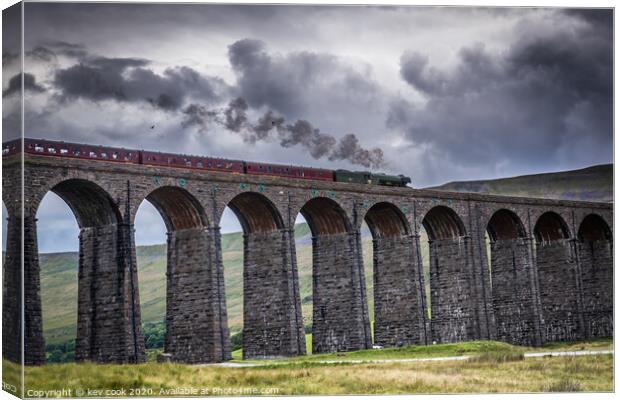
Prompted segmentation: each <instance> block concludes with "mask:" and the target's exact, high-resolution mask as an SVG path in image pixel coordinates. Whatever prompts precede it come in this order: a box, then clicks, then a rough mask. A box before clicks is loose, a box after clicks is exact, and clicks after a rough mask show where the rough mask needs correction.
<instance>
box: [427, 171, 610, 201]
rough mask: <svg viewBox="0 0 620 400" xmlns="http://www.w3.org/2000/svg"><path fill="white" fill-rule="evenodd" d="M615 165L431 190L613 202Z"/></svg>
mask: <svg viewBox="0 0 620 400" xmlns="http://www.w3.org/2000/svg"><path fill="white" fill-rule="evenodd" d="M613 167H614V166H613V164H604V165H596V166H593V167H589V168H584V169H579V170H574V171H564V172H554V173H548V174H536V175H524V176H517V177H513V178H503V179H493V180H478V181H462V182H450V183H446V184H444V185H441V186H436V187H432V188H429V189H436V190H445V191H451V192H473V193H486V194H498V195H506V196H524V197H541V198H547V199H562V200H582V201H600V202H610V201H613V196H614V190H613V189H614V188H613V184H614V176H613V175H614V168H613Z"/></svg>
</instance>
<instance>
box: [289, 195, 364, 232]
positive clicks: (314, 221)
mask: <svg viewBox="0 0 620 400" xmlns="http://www.w3.org/2000/svg"><path fill="white" fill-rule="evenodd" d="M299 212H300V213H301V215H303V217H304V218H305V219H306V222H307V223H308V226H310V230H311V231H312V235H313V236H319V235H335V234H342V233H346V232H350V231H351V229H352V225H351V222H350V220H349V217H348V216H347V213H346V211H345V210H344V209H343V208H342V207H341V206H340V204H338V203H337V202H335V201H334V200H332V199H329V198H327V197H315V198H312V199H310V200H308V201H307V202H306V203H305V204H304V205H303V206H302V207H301V210H300V211H299Z"/></svg>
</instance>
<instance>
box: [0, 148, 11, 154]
mask: <svg viewBox="0 0 620 400" xmlns="http://www.w3.org/2000/svg"><path fill="white" fill-rule="evenodd" d="M10 150H11V149H10V148H9V147H8V146H7V147H5V148H3V149H2V154H9V151H10Z"/></svg>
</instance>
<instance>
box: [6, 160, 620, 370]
mask: <svg viewBox="0 0 620 400" xmlns="http://www.w3.org/2000/svg"><path fill="white" fill-rule="evenodd" d="M24 163H25V164H24V166H25V168H24V170H23V172H22V169H21V155H18V156H12V157H7V158H6V159H5V160H4V172H3V175H4V176H3V201H4V204H5V205H6V207H7V210H8V213H9V221H8V245H7V253H6V261H5V265H4V268H5V273H4V281H3V291H4V306H3V310H2V311H3V319H2V321H3V322H2V324H3V342H2V344H3V352H4V354H5V357H7V358H9V359H11V360H13V361H21V357H22V355H21V352H20V342H21V335H22V331H21V329H20V326H21V321H22V313H21V312H20V308H21V305H22V304H21V301H22V300H21V299H22V294H23V301H24V307H25V313H24V319H25V320H24V326H25V337H24V347H25V352H24V359H23V361H24V362H25V363H26V364H31V365H32V364H42V363H44V362H45V345H44V339H43V331H42V315H41V295H40V292H41V287H40V278H39V273H40V269H39V261H38V251H37V233H36V232H37V226H36V213H37V209H38V207H39V204H40V202H41V200H42V199H43V197H44V196H45V194H46V193H48V192H49V191H53V192H54V193H56V194H58V195H59V196H60V197H61V198H62V199H64V201H66V202H67V203H68V205H69V206H70V208H71V209H72V210H73V212H74V214H75V217H76V219H77V221H78V224H79V227H80V236H79V271H78V282H79V284H78V328H77V338H76V359H77V360H92V361H95V362H110V363H112V362H113V363H135V362H141V361H144V360H145V350H144V338H143V334H142V328H141V323H140V304H139V295H138V284H137V280H138V278H137V271H136V248H135V243H134V226H133V221H134V218H135V215H136V212H137V210H138V207H139V206H140V204H141V203H142V202H143V201H144V200H147V201H149V202H151V203H152V204H153V205H154V206H155V207H156V208H157V210H159V212H160V213H161V216H162V217H163V219H164V221H165V223H166V226H167V229H168V235H167V236H168V243H167V244H168V257H167V293H166V300H167V303H166V304H167V306H166V307H167V308H166V339H165V351H166V352H167V353H170V354H171V355H172V359H173V360H174V361H177V362H183V363H206V362H219V361H223V360H226V359H230V357H231V348H230V340H229V331H228V326H227V316H226V303H225V296H224V278H223V275H224V271H223V264H222V251H221V243H220V228H219V225H218V224H219V221H220V217H221V215H222V212H223V211H224V209H225V207H226V206H229V207H230V208H231V209H232V210H233V211H234V212H235V213H236V215H237V216H238V217H239V220H240V221H241V223H242V226H243V230H244V273H243V291H244V307H243V309H244V323H243V327H244V328H243V329H244V331H243V350H244V353H243V354H244V357H246V358H265V357H278V356H294V355H299V354H304V353H305V337H304V331H303V323H302V317H301V302H300V295H299V287H298V286H299V285H298V275H297V265H296V256H295V241H294V234H293V229H294V223H295V219H296V217H297V215H298V213H301V214H302V215H303V216H304V217H305V219H306V221H307V222H308V224H309V225H310V228H311V231H312V245H313V271H312V272H313V337H312V349H313V352H317V353H318V352H334V351H347V350H356V349H363V348H369V347H371V346H372V338H371V328H370V321H369V313H368V306H367V304H368V303H367V301H366V288H365V283H364V282H365V280H364V269H363V261H362V252H361V238H360V227H361V224H362V222H363V221H366V223H367V224H368V226H369V227H370V230H371V232H372V236H373V249H374V269H373V271H374V272H373V279H374V291H375V292H374V297H375V303H374V307H375V324H374V342H375V343H376V344H379V345H383V346H400V345H405V344H428V343H432V342H437V343H445V342H456V341H467V340H474V339H497V340H502V341H506V342H510V343H517V344H527V345H534V346H536V345H541V344H542V343H544V342H547V341H557V340H575V339H582V338H589V337H599V336H610V335H611V334H612V331H613V322H612V308H613V260H612V254H613V248H612V247H613V239H612V237H613V236H612V228H611V227H612V205H610V204H601V203H586V202H573V201H555V200H542V199H530V198H518V197H501V196H485V195H475V194H463V193H448V192H439V191H431V190H415V189H411V188H390V187H381V186H371V185H358V184H347V183H337V182H320V181H302V180H293V179H286V178H272V177H264V176H252V175H242V174H231V173H217V172H202V171H191V170H183V169H177V168H156V167H151V166H143V165H132V164H118V163H111V162H103V161H97V162H92V161H87V160H78V159H61V158H55V157H37V156H32V155H28V154H26V155H24ZM22 174H23V179H24V182H25V185H24V188H25V189H24V198H25V203H24V212H23V219H22V212H21V206H20V190H19V188H20V185H21V183H20V181H21V179H22ZM22 224H23V227H24V235H23V240H24V242H23V249H24V253H23V254H24V259H23V265H24V271H23V278H24V281H23V293H22V285H21V277H22V275H21V268H20V265H21V262H22V260H21V248H22V241H21V239H22V236H21V226H22ZM423 227H424V229H425V230H426V232H427V233H428V237H429V244H430V246H429V247H430V287H431V296H430V301H431V309H432V317H431V318H429V316H428V314H427V312H426V310H427V304H426V302H427V300H426V296H425V291H424V275H423V271H422V269H423V268H422V254H421V249H420V230H421V229H422V228H423ZM485 233H488V234H489V237H490V239H491V252H490V253H491V260H490V263H491V273H489V260H488V259H487V251H486V242H485Z"/></svg>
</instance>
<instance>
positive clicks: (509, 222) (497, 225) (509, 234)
mask: <svg viewBox="0 0 620 400" xmlns="http://www.w3.org/2000/svg"><path fill="white" fill-rule="evenodd" d="M487 232H488V233H489V237H490V238H491V240H494V241H496V240H515V239H518V238H524V237H525V236H526V232H525V227H524V225H523V222H521V219H520V218H519V216H518V215H517V214H516V213H515V212H514V211H511V210H508V209H505V208H502V209H500V210H497V211H495V212H494V213H493V215H492V216H491V218H490V219H489V222H488V223H487Z"/></svg>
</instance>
